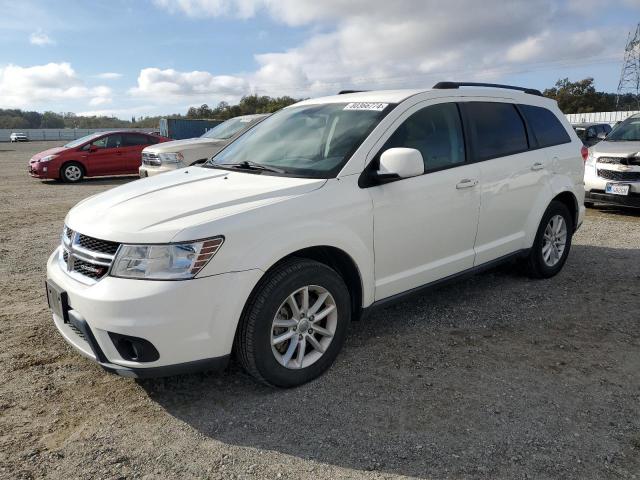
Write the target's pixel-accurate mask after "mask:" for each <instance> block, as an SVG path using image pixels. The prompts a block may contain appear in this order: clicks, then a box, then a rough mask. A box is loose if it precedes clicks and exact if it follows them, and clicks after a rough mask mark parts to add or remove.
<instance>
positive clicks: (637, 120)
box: [584, 114, 640, 207]
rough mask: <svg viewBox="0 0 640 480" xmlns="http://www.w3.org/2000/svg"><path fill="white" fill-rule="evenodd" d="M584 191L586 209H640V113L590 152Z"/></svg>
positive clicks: (618, 126)
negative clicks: (603, 205)
mask: <svg viewBox="0 0 640 480" xmlns="http://www.w3.org/2000/svg"><path fill="white" fill-rule="evenodd" d="M584 188H585V192H586V193H585V205H586V206H589V207H590V206H593V204H594V203H606V204H612V205H622V206H629V207H640V114H637V115H633V116H631V117H629V118H627V119H626V120H625V121H623V122H621V123H620V124H619V125H617V126H616V127H615V128H614V129H613V130H611V133H609V135H607V137H606V138H605V139H604V140H603V141H601V142H599V143H598V144H596V145H594V146H592V147H591V148H590V149H589V156H588V158H587V162H586V164H585V171H584Z"/></svg>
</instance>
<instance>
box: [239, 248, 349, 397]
mask: <svg viewBox="0 0 640 480" xmlns="http://www.w3.org/2000/svg"><path fill="white" fill-rule="evenodd" d="M305 288H308V292H309V293H308V294H307V295H308V301H307V304H308V307H309V308H308V311H307V315H308V317H307V316H306V315H304V310H305V305H304V290H305ZM325 293H328V296H326V297H324V294H325ZM320 296H323V298H325V300H324V303H322V305H320V306H319V307H318V309H317V311H316V313H317V314H318V315H320V314H322V315H326V316H324V317H323V318H322V319H320V320H315V319H314V315H313V314H311V315H310V314H309V312H312V311H313V308H314V307H315V306H316V305H315V304H316V301H319V300H320ZM291 297H293V302H295V303H296V306H297V305H299V310H300V315H297V318H298V319H297V320H296V315H295V314H294V308H293V307H292V304H291ZM332 306H333V308H331V307H332ZM350 306H351V302H350V296H349V290H348V289H347V286H346V285H345V283H344V281H343V279H342V277H341V276H340V275H338V273H336V272H335V270H333V269H331V268H330V267H328V266H327V265H325V264H323V263H320V262H316V261H313V260H307V259H302V258H293V259H291V260H287V261H285V262H283V263H282V264H281V265H279V266H277V267H275V268H274V269H273V270H272V271H270V272H268V273H267V274H266V275H265V277H264V278H263V279H262V280H261V281H260V283H259V284H258V286H257V287H256V288H255V289H254V291H253V293H252V294H251V296H250V298H249V300H248V301H247V304H246V305H245V309H244V312H243V315H242V318H241V320H240V324H239V325H238V330H237V332H236V337H235V341H234V352H235V354H236V357H237V358H238V360H239V362H240V364H241V365H242V367H243V368H244V369H245V370H246V371H247V372H248V373H249V374H251V375H252V376H253V377H255V378H256V379H257V380H259V381H260V382H262V383H265V384H267V385H270V386H274V387H283V388H288V387H295V386H298V385H302V384H303V383H306V382H309V381H311V380H313V379H314V378H316V377H318V376H320V375H321V374H322V373H324V372H325V371H326V370H327V369H328V368H329V367H330V366H331V365H332V364H333V362H334V360H335V359H336V357H337V356H338V353H339V352H340V349H341V348H342V344H343V343H344V339H345V337H346V334H347V329H348V326H349V322H350V320H351V307H350ZM325 310H328V311H329V312H330V313H328V314H327V313H326V311H325ZM274 322H278V323H281V324H282V325H281V326H277V325H275V324H274ZM285 324H286V325H285ZM318 328H320V329H322V330H323V333H318V332H319V331H318V330H316V329H318ZM331 332H332V333H333V335H332V336H329V335H328V333H331ZM287 335H290V336H289V338H287V339H286V340H283V341H281V342H278V343H276V344H275V345H273V346H272V343H273V342H277V340H278V339H279V338H280V339H281V338H284V337H287ZM302 338H304V341H303V340H302ZM316 345H317V346H319V347H320V349H316ZM301 348H302V349H303V350H302V352H303V353H302V357H301V356H300V351H301ZM290 350H291V354H290V355H289V351H290ZM323 350H324V352H322V351H323ZM287 357H288V360H287ZM299 360H300V364H301V365H300V364H299V363H298V361H299ZM305 363H307V365H305Z"/></svg>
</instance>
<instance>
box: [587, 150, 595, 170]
mask: <svg viewBox="0 0 640 480" xmlns="http://www.w3.org/2000/svg"><path fill="white" fill-rule="evenodd" d="M595 164H596V157H595V156H594V155H593V152H592V151H591V149H589V156H588V157H587V162H586V163H585V165H587V166H588V167H593V166H595Z"/></svg>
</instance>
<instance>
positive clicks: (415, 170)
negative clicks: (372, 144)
mask: <svg viewBox="0 0 640 480" xmlns="http://www.w3.org/2000/svg"><path fill="white" fill-rule="evenodd" d="M423 173H424V160H423V159H422V154H421V153H420V151H418V150H416V149H415V148H390V149H389V150H385V151H384V152H383V153H382V155H380V170H378V173H377V177H378V179H379V180H382V181H383V182H384V181H385V180H386V181H389V180H394V179H399V178H410V177H417V176H418V175H422V174H423Z"/></svg>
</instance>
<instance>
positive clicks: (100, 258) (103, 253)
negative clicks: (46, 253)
mask: <svg viewBox="0 0 640 480" xmlns="http://www.w3.org/2000/svg"><path fill="white" fill-rule="evenodd" d="M118 247H120V244H119V243H117V242H112V241H109V240H100V239H98V238H94V237H90V236H88V235H83V234H81V233H78V232H74V231H71V230H70V229H68V228H67V227H66V226H65V229H64V232H63V235H62V255H61V257H60V262H61V263H62V265H61V267H63V268H64V270H65V271H66V272H67V273H68V274H69V275H71V276H72V277H74V278H76V279H77V280H79V281H82V282H84V283H89V284H92V283H95V282H97V281H98V280H100V279H101V278H103V277H104V276H105V275H107V273H109V269H110V268H111V264H112V263H113V259H114V258H115V254H116V252H117V250H118Z"/></svg>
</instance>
